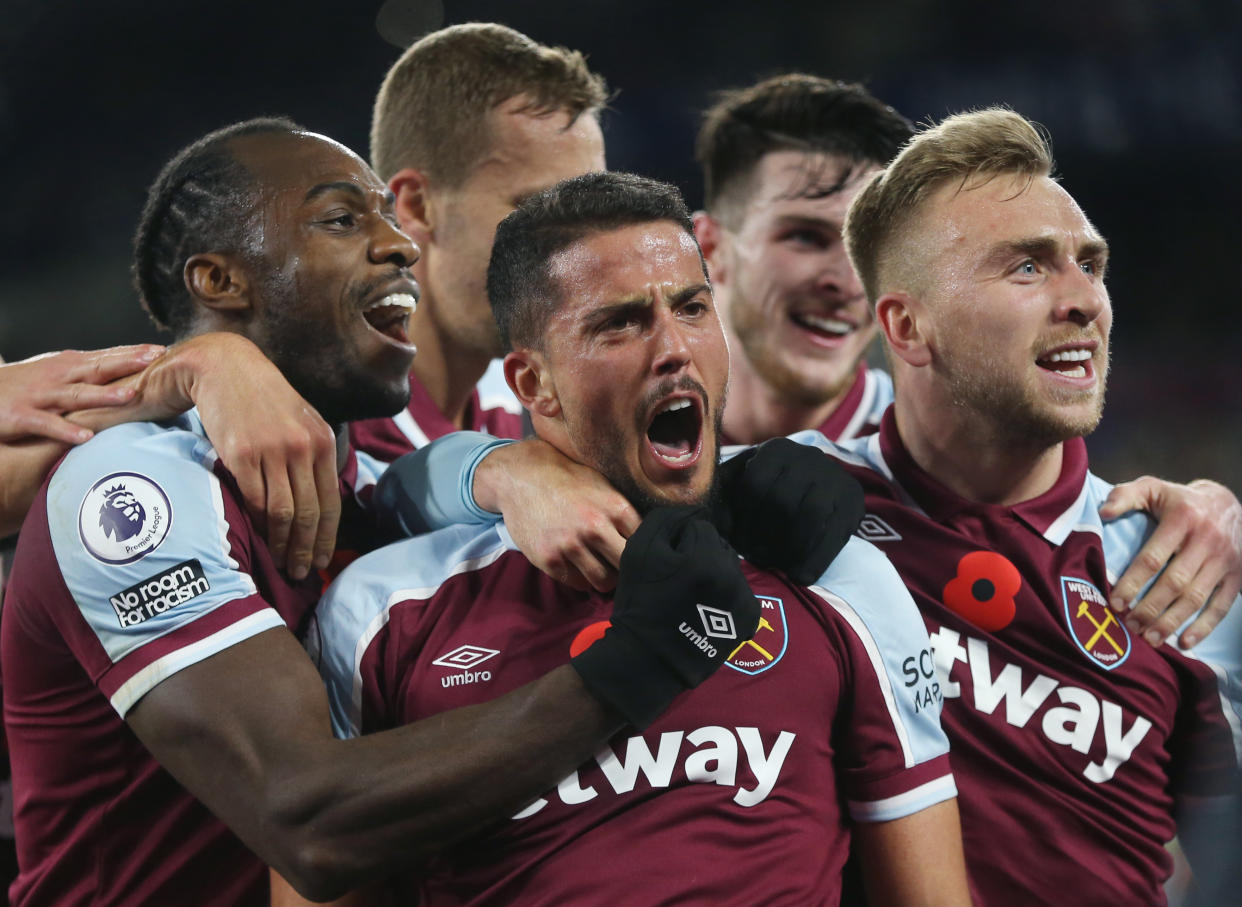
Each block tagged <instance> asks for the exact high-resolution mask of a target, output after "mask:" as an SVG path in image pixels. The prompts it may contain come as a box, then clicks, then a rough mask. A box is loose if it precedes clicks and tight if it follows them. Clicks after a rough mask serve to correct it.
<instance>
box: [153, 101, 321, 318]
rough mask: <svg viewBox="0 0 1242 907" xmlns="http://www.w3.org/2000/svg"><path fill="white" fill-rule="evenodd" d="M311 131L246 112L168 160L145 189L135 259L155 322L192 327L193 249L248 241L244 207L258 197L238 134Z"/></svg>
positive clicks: (248, 224) (230, 246)
mask: <svg viewBox="0 0 1242 907" xmlns="http://www.w3.org/2000/svg"><path fill="white" fill-rule="evenodd" d="M305 131H306V130H304V129H303V128H302V127H301V126H299V125H298V124H297V123H294V122H293V121H292V120H289V119H285V118H283V117H261V118H257V119H253V120H246V121H244V122H241V123H234V124H232V125H231V126H225V127H224V128H223V129H217V130H216V131H215V132H211V133H208V134H207V135H205V136H203V137H202V138H201V139H199V140H198V141H196V142H193V143H192V144H190V145H187V146H186V147H185V148H182V149H181V150H180V151H179V152H177V154H176V155H174V156H173V158H172V160H170V161H169V162H168V163H167V164H165V165H164V168H163V169H162V170H161V171H160V174H159V176H157V177H156V178H155V182H154V183H152V184H151V188H150V189H149V190H148V191H147V202H146V205H144V206H143V209H142V217H141V218H140V220H139V221H138V230H137V231H136V232H135V233H134V260H133V265H132V267H131V272H132V275H133V280H134V287H135V288H136V289H137V291H138V299H139V301H140V302H141V303H142V306H143V308H145V309H146V310H147V313H148V314H149V315H150V316H151V320H152V321H154V322H155V324H156V326H158V327H160V328H163V329H165V330H170V331H172V332H173V334H174V336H176V337H182V336H184V335H185V334H186V333H187V332H188V331H189V329H190V326H191V324H192V321H193V315H194V306H193V304H192V303H191V300H190V294H189V290H188V289H187V288H186V285H185V277H184V273H183V272H184V269H185V263H186V260H187V259H188V258H189V257H190V256H191V255H194V254H197V253H199V252H225V251H237V250H239V249H242V248H245V247H246V246H247V245H248V243H247V239H248V237H249V236H250V234H251V231H252V228H253V222H252V218H250V217H247V216H246V214H248V213H250V212H251V211H252V209H254V207H255V205H256V204H257V203H258V197H257V186H256V185H255V180H254V176H253V174H251V173H250V171H249V170H248V169H247V168H246V167H245V165H243V164H242V163H241V161H239V160H238V159H237V156H236V154H235V153H234V152H235V149H233V148H232V147H231V145H232V143H233V141H234V140H236V139H239V138H242V137H243V136H251V135H259V134H265V133H283V134H293V133H298V132H305Z"/></svg>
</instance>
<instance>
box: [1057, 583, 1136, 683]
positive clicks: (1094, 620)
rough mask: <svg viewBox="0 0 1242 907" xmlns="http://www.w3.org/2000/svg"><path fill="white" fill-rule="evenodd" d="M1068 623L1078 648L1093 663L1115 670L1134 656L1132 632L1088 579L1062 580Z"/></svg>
mask: <svg viewBox="0 0 1242 907" xmlns="http://www.w3.org/2000/svg"><path fill="white" fill-rule="evenodd" d="M1061 601H1062V603H1063V605H1064V606H1065V621H1066V623H1067V624H1068V625H1069V631H1070V636H1071V637H1072V638H1073V640H1074V643H1075V645H1077V646H1078V648H1079V649H1080V650H1081V651H1082V652H1083V654H1085V655H1086V656H1087V657H1089V658H1090V659H1091V660H1092V661H1094V662H1095V663H1096V664H1098V665H1099V666H1100V667H1102V668H1104V669H1105V670H1106V671H1111V670H1112V669H1113V668H1115V667H1117V666H1118V665H1119V664H1121V663H1122V662H1123V661H1125V660H1126V658H1128V657H1129V655H1130V632H1129V631H1128V630H1127V629H1126V628H1125V626H1124V625H1123V624H1122V623H1121V622H1120V621H1119V620H1117V617H1116V615H1115V614H1114V613H1113V610H1112V609H1111V608H1109V607H1108V599H1106V598H1105V597H1104V593H1102V592H1101V591H1100V590H1099V589H1097V588H1096V587H1095V585H1094V584H1093V583H1091V582H1089V581H1088V580H1085V579H1077V578H1075V577H1072V576H1063V577H1061Z"/></svg>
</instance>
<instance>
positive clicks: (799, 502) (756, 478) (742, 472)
mask: <svg viewBox="0 0 1242 907" xmlns="http://www.w3.org/2000/svg"><path fill="white" fill-rule="evenodd" d="M716 475H717V479H716V482H717V494H716V496H715V499H714V500H713V502H712V521H713V522H714V523H715V524H716V528H717V529H718V530H720V534H721V535H723V536H724V537H725V538H726V539H728V540H729V542H730V543H731V544H732V545H733V547H734V548H736V549H737V550H738V553H739V554H741V555H742V557H744V558H746V560H748V561H750V562H751V563H752V564H754V565H755V566H756V567H763V568H765V569H768V570H782V571H784V573H785V575H786V576H788V577H789V578H790V580H792V581H793V582H794V583H795V584H797V585H799V586H809V585H811V584H812V583H814V582H815V581H816V580H817V579H819V578H820V576H822V575H823V573H824V571H825V570H827V569H828V565H829V564H831V563H832V559H833V558H835V557H836V556H837V553H838V552H839V551H840V550H841V549H842V548H843V547H845V543H846V542H847V541H849V538H850V535H851V534H852V533H853V532H854V530H855V529H857V528H858V524H859V522H860V521H861V520H862V518H863V513H864V507H863V492H862V486H861V485H859V484H858V482H857V480H855V479H854V477H853V476H851V475H850V474H849V473H848V472H846V471H845V470H844V469H843V468H842V467H841V465H840V464H839V463H837V462H836V460H834V459H833V458H832V457H830V456H829V455H827V454H825V453H823V452H822V451H820V450H817V449H816V448H814V447H808V446H806V445H805V444H798V443H797V442H796V441H790V440H789V439H788V438H773V439H772V440H770V441H765V442H763V443H762V444H760V445H758V446H757V447H752V448H750V449H749V450H744V451H742V452H741V453H740V454H738V455H737V456H736V457H734V458H733V459H731V460H728V461H727V462H725V463H722V464H720V467H719V469H718V470H717V473H716Z"/></svg>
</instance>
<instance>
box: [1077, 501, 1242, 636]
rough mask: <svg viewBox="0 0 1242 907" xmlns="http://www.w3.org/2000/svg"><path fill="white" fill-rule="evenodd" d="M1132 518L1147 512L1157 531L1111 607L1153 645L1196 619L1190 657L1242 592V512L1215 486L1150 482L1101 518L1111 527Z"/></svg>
mask: <svg viewBox="0 0 1242 907" xmlns="http://www.w3.org/2000/svg"><path fill="white" fill-rule="evenodd" d="M1131 510H1146V511H1147V512H1148V513H1150V514H1151V515H1152V516H1154V517H1155V518H1156V520H1157V521H1158V524H1157V526H1156V530H1155V531H1154V532H1153V533H1152V535H1151V538H1149V539H1148V540H1147V544H1146V545H1144V546H1143V548H1142V550H1141V551H1139V553H1138V554H1137V555H1136V556H1135V558H1134V560H1133V561H1132V562H1131V563H1130V566H1129V567H1128V568H1127V569H1126V571H1125V573H1124V574H1122V576H1121V577H1120V578H1119V579H1118V581H1117V584H1116V585H1115V586H1114V587H1113V594H1112V598H1111V600H1110V604H1111V605H1112V607H1113V608H1114V609H1115V610H1117V611H1119V612H1122V613H1124V612H1126V611H1129V615H1128V617H1127V618H1126V624H1127V626H1128V627H1129V628H1130V629H1131V630H1132V631H1134V632H1136V633H1141V634H1142V635H1143V637H1144V638H1145V639H1146V640H1147V641H1148V642H1149V643H1151V644H1152V645H1159V644H1160V643H1162V642H1163V641H1164V640H1165V639H1167V638H1168V637H1169V635H1170V634H1172V633H1173V632H1174V631H1175V630H1176V629H1177V628H1178V627H1179V626H1181V625H1182V624H1183V623H1185V622H1186V621H1187V620H1189V619H1190V618H1191V617H1194V616H1195V615H1196V614H1197V615H1198V617H1197V618H1196V619H1195V620H1194V622H1193V623H1191V624H1190V626H1189V627H1187V628H1186V630H1185V631H1184V632H1183V633H1182V634H1181V637H1180V638H1179V640H1178V642H1179V644H1180V645H1181V646H1182V648H1187V649H1188V648H1190V647H1191V646H1193V645H1195V644H1196V643H1197V642H1199V640H1201V639H1203V637H1204V636H1206V635H1207V634H1208V633H1210V632H1212V629H1213V628H1214V627H1215V626H1216V625H1217V624H1218V623H1220V620H1221V618H1222V617H1223V616H1224V615H1225V614H1226V613H1227V612H1228V610H1229V608H1230V606H1231V605H1232V603H1233V600H1234V598H1235V596H1237V594H1238V591H1239V590H1240V589H1242V504H1239V502H1238V499H1237V497H1235V496H1234V495H1233V493H1232V492H1230V491H1229V489H1227V488H1225V487H1224V486H1223V485H1220V484H1217V483H1216V482H1211V481H1207V480H1205V479H1200V480H1197V481H1195V482H1191V483H1190V484H1189V485H1178V484H1176V483H1172V482H1165V481H1163V480H1161V479H1155V478H1152V477H1151V476H1143V477H1142V478H1139V479H1135V480H1134V481H1133V482H1127V483H1126V484H1124V485H1118V486H1117V487H1116V488H1114V489H1113V491H1112V494H1110V495H1109V497H1108V500H1107V501H1106V502H1105V503H1104V506H1103V507H1101V508H1100V515H1101V517H1103V518H1104V519H1106V520H1109V519H1114V518H1116V517H1118V516H1121V515H1122V514H1123V513H1126V512H1128V511H1131ZM1162 569H1163V571H1164V572H1163V573H1160V571H1161V570H1162ZM1157 573H1160V575H1159V577H1158V578H1157V579H1156V581H1155V582H1154V583H1153V584H1152V586H1151V588H1150V589H1148V590H1147V592H1146V593H1144V594H1143V596H1142V598H1139V599H1138V601H1137V602H1136V601H1135V599H1136V598H1137V597H1138V595H1139V592H1140V590H1141V589H1142V588H1143V586H1144V585H1145V584H1147V583H1148V582H1150V581H1151V579H1152V577H1155V576H1156V574H1157Z"/></svg>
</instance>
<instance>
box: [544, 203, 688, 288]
mask: <svg viewBox="0 0 1242 907" xmlns="http://www.w3.org/2000/svg"><path fill="white" fill-rule="evenodd" d="M548 274H549V276H550V277H551V278H552V280H553V281H555V282H556V284H557V286H559V287H560V288H561V289H562V290H563V291H564V296H565V298H566V299H569V300H572V299H584V300H585V299H589V300H591V301H592V302H595V303H607V302H613V301H617V300H621V299H627V298H632V297H639V296H647V295H649V291H650V288H651V287H655V286H658V287H678V288H680V287H685V286H689V285H691V284H694V283H698V282H706V279H707V278H706V277H705V276H704V273H703V265H702V260H701V259H700V257H699V247H698V244H697V243H696V242H695V240H694V237H693V236H691V235H690V234H689V233H687V232H686V231H685V230H684V229H682V227H681V226H679V225H678V224H675V223H673V222H672V221H655V222H651V223H644V224H631V225H628V226H625V227H620V228H617V229H613V230H597V231H592V232H591V233H589V234H587V235H586V236H584V237H583V238H582V239H579V240H577V241H576V242H573V243H570V244H569V245H568V246H566V247H565V248H564V249H562V250H561V251H559V252H558V253H556V254H555V255H554V256H553V257H552V259H551V260H550V261H549V263H548Z"/></svg>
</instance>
